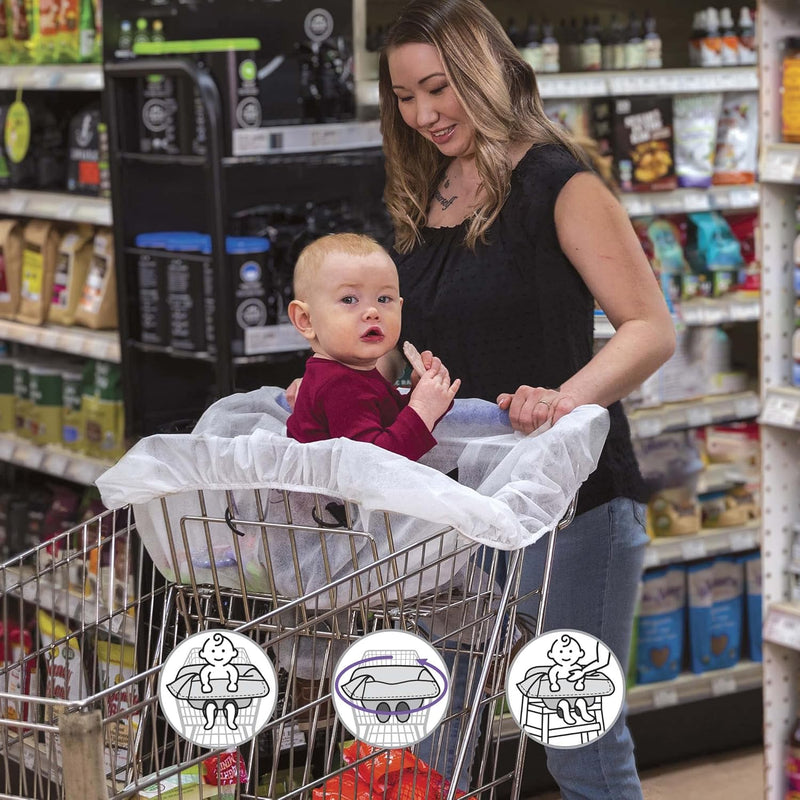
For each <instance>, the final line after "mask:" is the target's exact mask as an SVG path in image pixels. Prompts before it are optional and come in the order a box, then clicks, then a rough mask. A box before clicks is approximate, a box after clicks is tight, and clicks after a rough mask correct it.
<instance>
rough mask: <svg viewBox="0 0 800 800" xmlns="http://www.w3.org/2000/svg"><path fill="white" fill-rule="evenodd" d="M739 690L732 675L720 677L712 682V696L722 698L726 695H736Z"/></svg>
mask: <svg viewBox="0 0 800 800" xmlns="http://www.w3.org/2000/svg"><path fill="white" fill-rule="evenodd" d="M738 690H739V685H738V684H737V683H736V678H734V677H733V676H732V675H719V676H717V677H716V678H714V679H713V680H712V681H711V694H712V695H713V696H714V697H720V696H721V695H724V694H734V692H737V691H738Z"/></svg>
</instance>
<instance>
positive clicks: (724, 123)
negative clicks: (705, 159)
mask: <svg viewBox="0 0 800 800" xmlns="http://www.w3.org/2000/svg"><path fill="white" fill-rule="evenodd" d="M757 164H758V92H733V93H729V94H725V95H724V96H723V101H722V110H721V112H720V118H719V126H718V130H717V143H716V152H715V156H714V173H713V182H714V183H715V184H723V185H724V184H736V183H754V182H755V179H756V168H757Z"/></svg>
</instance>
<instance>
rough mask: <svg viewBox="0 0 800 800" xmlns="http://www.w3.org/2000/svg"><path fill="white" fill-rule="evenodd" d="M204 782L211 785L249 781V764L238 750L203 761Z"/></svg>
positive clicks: (233, 784) (232, 784) (231, 784)
mask: <svg viewBox="0 0 800 800" xmlns="http://www.w3.org/2000/svg"><path fill="white" fill-rule="evenodd" d="M203 782H204V783H207V784H208V785H209V786H236V784H237V783H247V765H246V764H245V762H244V759H243V758H242V756H241V755H240V754H239V753H238V752H237V751H236V750H230V751H229V752H227V753H222V755H219V756H211V757H209V758H207V759H206V760H205V761H203Z"/></svg>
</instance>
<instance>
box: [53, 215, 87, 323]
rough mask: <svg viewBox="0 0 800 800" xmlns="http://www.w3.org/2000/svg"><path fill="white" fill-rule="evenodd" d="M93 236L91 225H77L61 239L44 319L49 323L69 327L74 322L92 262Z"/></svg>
mask: <svg viewBox="0 0 800 800" xmlns="http://www.w3.org/2000/svg"><path fill="white" fill-rule="evenodd" d="M93 235H94V228H92V226H91V225H79V226H78V227H77V228H74V229H71V230H69V231H67V232H66V233H65V234H64V236H63V237H62V239H61V242H60V244H59V246H58V260H57V261H56V271H55V276H54V279H53V294H52V297H51V299H50V310H49V312H48V316H47V319H48V321H49V322H55V323H56V324H58V325H72V323H73V322H75V312H76V310H77V308H78V302H79V301H80V299H81V293H82V291H83V284H84V283H85V282H86V275H87V273H88V272H89V264H90V263H91V260H92V236H93Z"/></svg>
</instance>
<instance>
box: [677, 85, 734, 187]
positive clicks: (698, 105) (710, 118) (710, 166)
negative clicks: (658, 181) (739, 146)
mask: <svg viewBox="0 0 800 800" xmlns="http://www.w3.org/2000/svg"><path fill="white" fill-rule="evenodd" d="M721 108H722V95H721V94H720V93H719V92H704V93H703V94H687V95H676V96H675V97H674V98H673V101H672V111H673V123H674V127H675V172H676V174H677V176H678V186H686V187H707V186H711V178H712V174H713V172H714V154H715V150H716V145H717V120H718V119H719V113H720V109H721Z"/></svg>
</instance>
